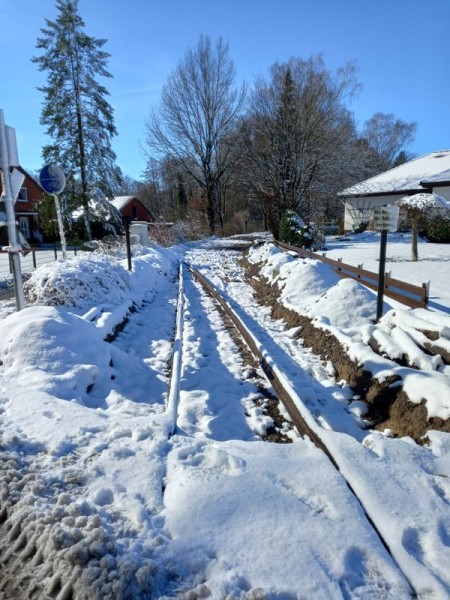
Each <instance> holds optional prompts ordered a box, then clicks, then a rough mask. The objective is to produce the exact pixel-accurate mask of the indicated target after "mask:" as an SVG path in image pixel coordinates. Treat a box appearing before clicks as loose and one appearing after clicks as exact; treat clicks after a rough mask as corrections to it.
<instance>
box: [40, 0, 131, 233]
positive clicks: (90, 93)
mask: <svg viewBox="0 0 450 600" xmlns="http://www.w3.org/2000/svg"><path fill="white" fill-rule="evenodd" d="M56 7H57V9H58V11H59V14H58V16H57V18H56V20H55V21H50V20H49V19H46V25H47V27H46V28H44V29H41V32H42V34H43V36H42V37H41V38H39V39H38V40H37V44H36V47H37V48H38V49H40V50H43V52H44V54H43V55H42V56H39V57H34V58H33V59H32V61H33V62H35V63H37V64H38V65H39V70H40V71H45V72H46V73H47V85H45V86H43V87H41V88H38V89H39V90H40V91H42V92H43V93H44V97H45V100H44V103H43V108H42V113H41V119H40V122H41V124H42V125H44V126H45V127H46V128H47V129H46V133H47V134H48V135H49V137H50V138H51V140H52V143H51V144H48V145H47V146H45V147H44V148H43V159H44V161H45V162H46V163H55V164H58V165H59V166H60V167H61V168H62V169H63V171H64V172H65V174H66V179H67V183H68V185H67V188H66V189H67V194H71V198H70V203H68V204H69V206H70V204H71V205H72V206H71V207H73V201H74V200H75V203H76V204H77V205H78V206H81V207H82V208H83V211H84V221H85V227H86V236H87V239H89V240H90V239H91V238H92V235H91V227H90V219H89V198H90V196H91V194H92V191H93V190H94V189H95V188H96V189H100V190H101V191H102V193H104V194H105V195H108V196H111V195H113V190H114V189H115V188H116V187H117V186H118V185H119V184H120V180H121V172H120V169H119V168H118V167H117V166H116V164H115V160H116V155H115V153H114V152H113V150H112V148H111V140H112V138H113V136H115V135H117V131H116V128H115V125H114V118H113V110H112V108H111V106H110V105H109V103H108V101H107V99H106V97H107V96H108V95H109V93H108V91H107V90H106V88H105V87H104V86H103V85H101V84H100V83H98V81H97V78H98V77H111V74H110V73H109V72H108V71H107V69H106V65H107V59H108V57H109V54H108V53H107V52H105V51H103V50H102V47H103V45H104V44H105V43H106V40H103V39H95V38H93V37H90V36H88V35H86V33H85V32H84V31H83V28H84V22H83V20H82V18H81V17H80V15H79V14H78V0H56Z"/></svg>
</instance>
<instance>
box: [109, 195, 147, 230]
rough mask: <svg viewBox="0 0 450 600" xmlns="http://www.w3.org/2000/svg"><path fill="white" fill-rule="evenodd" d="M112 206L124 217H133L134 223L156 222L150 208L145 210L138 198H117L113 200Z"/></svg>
mask: <svg viewBox="0 0 450 600" xmlns="http://www.w3.org/2000/svg"><path fill="white" fill-rule="evenodd" d="M111 204H113V205H114V206H115V207H116V208H117V210H118V211H119V212H120V214H121V215H122V217H131V218H132V220H133V221H146V222H147V223H154V222H155V221H156V219H155V217H154V216H153V215H152V213H151V212H150V211H149V210H148V208H145V206H144V205H143V204H142V202H141V201H140V200H138V199H137V198H136V196H116V197H115V198H114V199H113V200H111Z"/></svg>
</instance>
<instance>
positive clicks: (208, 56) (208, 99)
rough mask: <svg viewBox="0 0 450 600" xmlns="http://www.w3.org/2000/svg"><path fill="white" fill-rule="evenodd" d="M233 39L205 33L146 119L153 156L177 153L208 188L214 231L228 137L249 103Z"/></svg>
mask: <svg viewBox="0 0 450 600" xmlns="http://www.w3.org/2000/svg"><path fill="white" fill-rule="evenodd" d="M234 77H235V72H234V66H233V63H232V62H231V60H230V59H229V57H228V45H227V44H225V43H224V42H223V41H222V39H221V38H219V40H218V41H217V42H216V43H215V45H214V46H213V44H212V43H211V40H210V38H209V37H207V36H201V37H200V39H199V42H198V44H197V46H196V47H195V48H193V49H189V50H188V51H187V52H186V54H185V57H184V59H183V60H182V61H181V62H180V63H179V65H178V66H177V67H176V69H175V70H174V71H173V72H172V73H171V75H170V76H169V78H168V80H167V82H166V84H165V85H164V87H163V90H162V95H161V104H160V107H159V110H156V111H152V112H151V113H150V116H149V118H148V119H147V121H146V125H145V127H146V138H145V146H146V152H147V154H148V156H151V154H152V152H154V151H156V152H157V153H159V154H160V155H162V156H166V157H170V158H173V159H176V160H177V161H178V163H179V164H180V165H181V166H182V168H183V170H184V171H185V173H187V174H188V175H189V176H191V177H192V178H194V180H195V181H196V182H197V183H198V185H199V186H200V187H201V189H202V190H203V194H204V197H205V200H206V216H207V219H208V224H209V230H210V233H211V234H213V233H214V231H215V218H216V214H217V207H216V204H217V191H218V184H219V182H220V180H221V178H222V177H223V175H224V173H225V172H226V171H227V169H228V168H229V167H230V161H231V158H232V153H231V145H230V144H228V143H227V138H228V136H229V134H230V132H231V131H232V129H233V127H234V125H235V122H236V119H237V116H238V115H239V113H240V110H241V108H242V106H243V102H244V97H245V89H244V87H242V88H241V89H237V88H236V87H235V85H234Z"/></svg>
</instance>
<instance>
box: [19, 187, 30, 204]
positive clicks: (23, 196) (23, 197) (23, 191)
mask: <svg viewBox="0 0 450 600" xmlns="http://www.w3.org/2000/svg"><path fill="white" fill-rule="evenodd" d="M17 200H19V201H20V202H28V190H27V188H25V187H23V188H20V192H19V195H18V196H17Z"/></svg>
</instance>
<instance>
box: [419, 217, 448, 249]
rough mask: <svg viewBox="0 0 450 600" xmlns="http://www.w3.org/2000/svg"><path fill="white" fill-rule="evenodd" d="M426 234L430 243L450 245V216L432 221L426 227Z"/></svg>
mask: <svg viewBox="0 0 450 600" xmlns="http://www.w3.org/2000/svg"><path fill="white" fill-rule="evenodd" d="M425 234H426V236H427V238H428V241H429V242H436V243H438V244H450V216H447V217H440V218H439V217H435V218H434V219H431V220H430V221H429V222H428V223H427V225H426V231H425Z"/></svg>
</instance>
